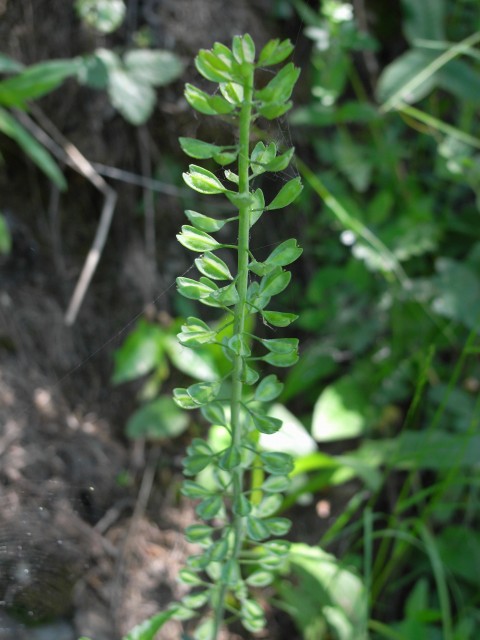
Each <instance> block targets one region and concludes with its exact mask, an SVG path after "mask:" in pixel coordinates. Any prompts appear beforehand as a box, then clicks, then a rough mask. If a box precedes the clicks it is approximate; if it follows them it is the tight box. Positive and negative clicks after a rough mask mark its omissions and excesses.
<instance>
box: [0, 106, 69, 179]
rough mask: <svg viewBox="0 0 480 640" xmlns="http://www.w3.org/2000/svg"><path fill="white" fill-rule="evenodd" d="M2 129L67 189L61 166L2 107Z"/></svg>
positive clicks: (41, 167)
mask: <svg viewBox="0 0 480 640" xmlns="http://www.w3.org/2000/svg"><path fill="white" fill-rule="evenodd" d="M0 131H1V132H2V133H4V134H5V135H6V136H8V137H9V138H12V140H15V142H16V143H17V144H18V145H19V147H20V148H21V149H22V150H23V151H24V152H25V153H26V155H27V156H28V157H29V158H30V160H32V162H34V163H35V164H36V165H37V167H38V168H39V169H40V170H41V171H43V173H44V174H45V175H46V176H47V177H48V178H50V180H51V181H52V182H53V183H54V184H55V185H56V186H57V187H58V188H59V189H60V191H65V189H66V188H67V183H66V181H65V178H64V176H63V173H62V172H61V171H60V168H59V167H58V165H57V164H56V162H55V161H54V159H53V158H52V156H51V155H50V154H49V153H48V151H47V150H46V149H45V148H44V147H42V146H41V145H40V144H39V143H38V142H37V141H36V140H35V138H34V137H33V136H31V135H30V134H29V133H28V131H27V130H26V129H24V128H23V127H22V125H20V124H19V123H18V122H17V121H16V120H15V118H13V117H12V116H11V115H10V114H9V113H8V111H6V110H5V109H2V108H0Z"/></svg>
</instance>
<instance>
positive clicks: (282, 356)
mask: <svg viewBox="0 0 480 640" xmlns="http://www.w3.org/2000/svg"><path fill="white" fill-rule="evenodd" d="M262 360H263V361H264V362H268V364H271V365H273V366H274V367H291V366H293V365H294V364H295V363H296V362H298V353H297V352H296V351H291V352H290V353H267V355H266V356H263V358H262Z"/></svg>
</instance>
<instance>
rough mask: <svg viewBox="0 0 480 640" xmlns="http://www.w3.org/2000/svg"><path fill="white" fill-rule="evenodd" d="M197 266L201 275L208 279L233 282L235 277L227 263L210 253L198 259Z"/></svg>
mask: <svg viewBox="0 0 480 640" xmlns="http://www.w3.org/2000/svg"><path fill="white" fill-rule="evenodd" d="M195 266H196V267H197V269H198V270H199V271H200V273H203V275H205V276H207V278H212V280H233V276H232V274H231V273H230V270H229V268H228V266H227V265H226V264H225V262H224V261H223V260H221V259H220V258H218V257H217V256H216V255H215V254H213V253H210V251H207V252H205V253H204V255H203V256H201V257H200V258H197V259H196V260H195Z"/></svg>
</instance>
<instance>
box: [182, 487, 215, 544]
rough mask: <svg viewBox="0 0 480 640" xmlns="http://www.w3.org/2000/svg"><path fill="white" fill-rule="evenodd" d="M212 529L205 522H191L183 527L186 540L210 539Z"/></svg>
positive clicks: (201, 540)
mask: <svg viewBox="0 0 480 640" xmlns="http://www.w3.org/2000/svg"><path fill="white" fill-rule="evenodd" d="M192 484H194V483H193V482H192ZM189 497H190V496H189ZM214 531H215V529H214V528H213V527H210V526H208V525H207V524H192V525H190V526H188V527H187V528H186V529H185V538H186V539H187V540H188V542H204V541H206V540H211V537H212V533H213V532H214Z"/></svg>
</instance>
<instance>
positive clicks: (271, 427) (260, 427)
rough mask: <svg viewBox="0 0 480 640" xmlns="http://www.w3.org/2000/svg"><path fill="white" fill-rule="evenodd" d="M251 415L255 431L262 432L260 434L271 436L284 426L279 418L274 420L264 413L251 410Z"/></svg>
mask: <svg viewBox="0 0 480 640" xmlns="http://www.w3.org/2000/svg"><path fill="white" fill-rule="evenodd" d="M250 415H251V417H252V419H253V424H254V425H255V429H257V431H260V433H265V434H267V435H270V434H272V433H276V432H277V431H278V430H279V429H280V428H281V426H282V421H281V420H278V418H272V417H271V416H268V415H265V414H264V413H259V412H258V411H253V410H250Z"/></svg>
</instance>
